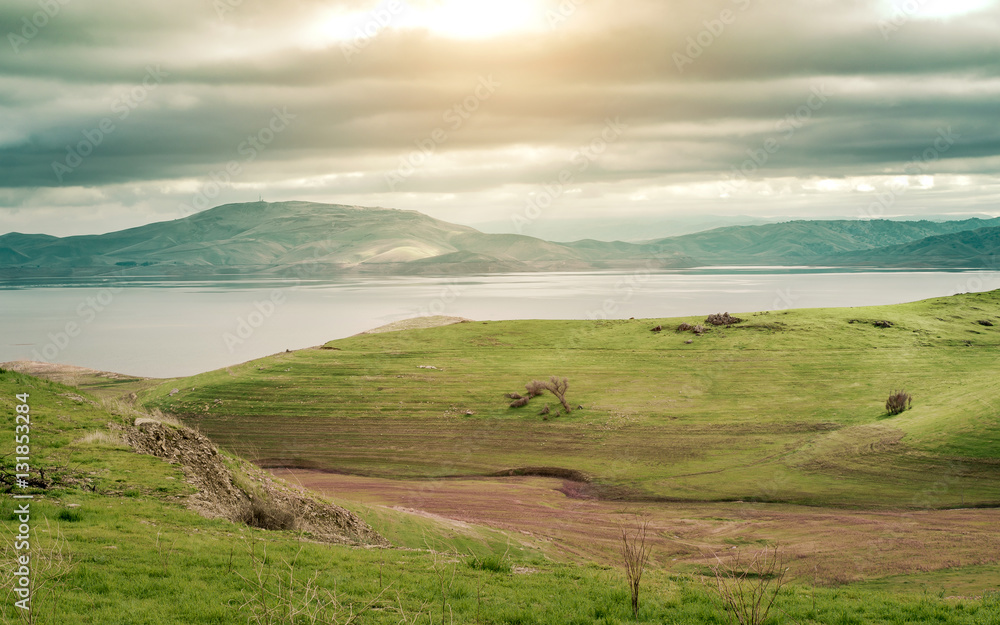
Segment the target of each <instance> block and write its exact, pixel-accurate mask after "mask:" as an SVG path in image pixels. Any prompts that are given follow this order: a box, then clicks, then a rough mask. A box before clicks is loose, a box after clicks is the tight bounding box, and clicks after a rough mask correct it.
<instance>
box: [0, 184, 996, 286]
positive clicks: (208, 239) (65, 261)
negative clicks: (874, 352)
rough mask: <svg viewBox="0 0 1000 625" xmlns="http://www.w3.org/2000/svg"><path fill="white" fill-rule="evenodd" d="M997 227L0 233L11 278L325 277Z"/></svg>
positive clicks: (817, 250) (875, 242) (370, 225)
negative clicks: (579, 234)
mask: <svg viewBox="0 0 1000 625" xmlns="http://www.w3.org/2000/svg"><path fill="white" fill-rule="evenodd" d="M996 226H1000V219H993V220H983V219H967V220H963V221H946V222H930V221H914V222H900V221H885V220H876V221H792V222H786V223H779V224H767V225H761V226H732V227H726V228H717V229H715V230H709V231H706V232H699V233H695V234H690V235H684V236H679V237H670V238H666V239H659V240H656V241H650V242H647V243H642V244H636V243H623V242H620V241H619V242H604V241H595V240H584V241H576V242H573V243H554V242H550V241H543V240H541V239H536V238H533V237H527V236H521V235H514V234H485V233H482V232H479V231H478V230H475V229H474V228H470V227H468V226H460V225H456V224H450V223H447V222H444V221H440V220H437V219H433V218H431V217H428V216H426V215H423V214H421V213H418V212H415V211H401V210H391V209H383V208H360V207H354V206H339V205H331V204H315V203H311V202H280V203H274V204H269V203H265V202H253V203H247V204H227V205H224V206H218V207H216V208H213V209H210V210H207V211H204V212H202V213H197V214H195V215H191V216H189V217H185V218H183V219H177V220H174V221H166V222H160V223H154V224H148V225H145V226H140V227H138V228H131V229H128V230H122V231H119V232H112V233H108V234H102V235H88V236H74V237H63V238H59V237H52V236H47V235H28V234H20V233H10V234H6V235H3V236H0V279H14V278H22V277H31V276H46V275H53V276H60V275H66V274H67V273H72V274H73V275H108V274H118V275H139V276H142V275H157V276H160V275H195V276H198V275H219V274H248V273H253V274H267V275H277V276H289V275H295V276H301V275H310V276H315V275H318V276H322V275H326V274H338V273H344V272H368V273H381V274H463V273H480V272H485V273H497V272H513V271H586V270H600V269H625V268H640V267H641V268H643V269H657V268H676V267H695V266H714V265H730V264H740V265H818V264H830V263H834V264H843V265H847V266H854V265H858V264H866V263H869V262H873V261H874V260H878V259H880V258H883V257H884V258H886V262H902V261H901V260H899V259H898V258H896V252H894V251H891V250H890V251H887V252H885V254H884V255H883V254H882V253H875V252H872V253H871V254H869V255H867V256H865V255H861V256H858V255H852V253H860V252H867V251H871V250H875V249H879V248H887V249H888V247H889V246H894V245H902V244H907V243H913V242H916V241H920V240H922V239H925V238H928V237H937V236H941V235H948V234H953V233H960V232H964V231H971V230H975V229H981V228H986V227H996ZM987 243H989V242H984V244H987ZM928 245H936V243H935V242H933V241H931V242H929V243H928ZM900 253H902V252H900ZM915 253H916V252H915ZM984 253H985V251H984V250H983V249H981V248H980V247H978V246H977V243H976V242H975V241H972V240H969V241H967V242H966V244H964V245H957V246H954V247H951V248H946V247H941V246H939V247H938V248H937V251H936V252H935V253H933V254H931V253H926V254H924V255H923V256H922V257H921V261H920V262H923V263H938V266H941V267H953V266H969V264H970V263H973V264H974V263H976V262H978V261H976V260H975V259H977V258H980V257H982V255H983V254H984ZM921 266H928V265H921Z"/></svg>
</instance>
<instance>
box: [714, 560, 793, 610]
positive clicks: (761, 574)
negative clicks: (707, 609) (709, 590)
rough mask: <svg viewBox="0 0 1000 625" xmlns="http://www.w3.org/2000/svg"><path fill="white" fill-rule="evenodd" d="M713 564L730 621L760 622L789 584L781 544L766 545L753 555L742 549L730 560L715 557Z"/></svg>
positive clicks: (716, 581) (718, 587)
mask: <svg viewBox="0 0 1000 625" xmlns="http://www.w3.org/2000/svg"><path fill="white" fill-rule="evenodd" d="M715 560H716V564H715V565H714V566H713V567H712V573H713V574H714V575H715V584H716V588H717V589H718V591H719V596H720V597H722V602H723V603H724V604H725V605H726V622H728V623H739V625H760V624H761V623H763V622H764V620H765V619H766V618H767V614H768V612H770V611H771V606H773V605H774V600H775V599H777V598H778V593H780V592H781V588H782V586H784V585H785V574H786V573H787V572H788V568H787V567H785V565H784V559H783V558H782V556H781V555H780V554H779V552H778V546H777V545H775V546H774V547H765V548H764V549H763V550H761V551H758V552H757V553H755V554H753V555H752V556H750V557H749V558H747V557H745V556H744V554H743V553H742V552H740V551H737V552H736V555H735V556H734V557H733V558H732V559H731V560H729V562H728V563H725V562H723V561H722V559H721V558H719V556H718V555H716V556H715Z"/></svg>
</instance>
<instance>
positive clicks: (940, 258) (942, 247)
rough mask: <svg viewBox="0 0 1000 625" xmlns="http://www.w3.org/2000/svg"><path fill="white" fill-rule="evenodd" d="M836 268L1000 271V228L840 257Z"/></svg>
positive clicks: (835, 261) (834, 259) (836, 258)
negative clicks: (921, 268)
mask: <svg viewBox="0 0 1000 625" xmlns="http://www.w3.org/2000/svg"><path fill="white" fill-rule="evenodd" d="M829 262H830V263H831V264H835V265H855V266H871V267H934V268H945V267H947V268H990V269H1000V227H993V228H979V229H977V230H965V231H963V232H953V233H951V234H942V235H938V236H933V237H927V238H924V239H920V240H919V241H914V242H912V243H904V244H901V245H891V246H888V247H881V248H878V249H874V250H867V251H863V252H849V253H842V254H836V255H834V256H831V257H830V258H829Z"/></svg>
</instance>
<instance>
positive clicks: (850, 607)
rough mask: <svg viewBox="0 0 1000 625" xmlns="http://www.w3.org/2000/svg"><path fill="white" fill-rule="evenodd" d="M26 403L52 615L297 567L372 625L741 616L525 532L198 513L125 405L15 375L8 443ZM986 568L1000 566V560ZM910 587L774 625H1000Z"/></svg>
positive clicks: (671, 574)
mask: <svg viewBox="0 0 1000 625" xmlns="http://www.w3.org/2000/svg"><path fill="white" fill-rule="evenodd" d="M21 393H28V394H30V405H31V414H32V439H31V445H32V452H31V455H32V464H33V466H35V467H36V468H44V469H45V470H46V474H47V476H48V478H49V479H50V480H52V484H51V485H50V486H48V487H47V488H36V489H33V490H32V492H33V493H34V495H35V499H34V500H33V502H32V507H31V511H32V520H31V524H32V530H31V531H32V535H33V538H32V549H31V556H32V567H33V570H34V572H33V575H34V580H35V583H36V584H38V585H39V586H40V587H39V588H38V589H37V591H36V593H35V596H34V598H33V604H32V605H33V612H32V615H33V618H34V621H33V622H36V623H46V624H52V625H64V624H66V623H95V624H96V623H101V624H112V625H115V624H128V625H146V624H148V625H161V624H162V625H173V624H184V625H194V624H229V623H233V624H235V623H252V622H254V621H253V619H252V614H253V612H252V609H253V607H254V606H255V605H257V603H256V598H258V597H259V596H260V587H261V585H260V583H259V582H258V581H257V580H259V579H263V580H264V582H263V585H264V587H265V588H267V589H270V590H271V591H274V592H279V593H280V586H279V582H278V580H279V579H283V580H285V582H283V583H287V580H288V577H287V575H288V569H287V568H286V567H285V564H286V563H292V562H294V564H295V572H294V580H295V582H294V586H295V588H296V589H297V590H299V591H302V590H303V587H304V585H305V584H307V583H309V580H313V582H312V584H313V585H312V587H313V588H321V589H324V590H327V591H331V592H335V593H336V596H337V598H338V599H339V602H340V606H341V609H340V615H339V617H337V618H335V619H334V618H331V619H328V620H327V621H325V622H338V623H344V622H346V616H347V614H348V613H349V612H351V611H353V612H354V613H357V612H359V611H362V612H363V613H362V614H361V617H360V619H359V620H357V621H356V622H359V623H373V624H387V625H388V624H398V623H403V622H406V623H411V622H420V623H477V624H478V623H487V624H497V625H500V624H536V623H537V624H546V625H548V624H557V625H559V624H566V625H570V624H573V625H577V624H584V623H601V624H613V623H628V622H639V623H685V624H687V623H706V624H707V623H723V622H725V616H724V611H723V605H722V603H721V601H720V600H719V598H718V597H717V596H716V595H715V594H714V593H713V591H712V590H711V585H710V580H709V579H707V578H705V577H704V576H702V575H701V574H699V573H698V572H697V571H679V570H673V569H672V564H671V562H670V560H669V557H668V556H667V554H665V553H654V558H653V561H652V564H651V566H650V569H649V571H648V572H647V575H646V577H645V578H644V583H643V595H642V596H643V601H642V608H641V610H640V613H639V617H638V619H633V618H632V616H631V613H630V609H629V607H628V597H627V592H626V588H625V584H624V580H623V577H622V574H621V572H620V570H618V569H617V568H616V567H614V566H608V565H599V564H589V565H581V564H578V563H577V564H568V563H562V562H558V561H553V560H551V559H549V558H547V557H546V556H545V552H544V550H542V549H540V548H539V546H540V545H539V544H536V542H535V541H534V540H533V539H531V538H530V537H526V536H524V535H523V534H520V533H517V532H510V533H504V532H499V531H496V530H491V529H488V528H482V527H479V526H476V525H471V524H464V525H463V524H456V523H454V522H448V521H445V520H442V519H438V518H435V517H433V516H432V515H423V516H421V515H415V514H411V513H405V512H399V511H395V510H391V509H388V508H385V507H380V506H370V505H361V504H358V505H356V506H355V507H356V509H358V510H359V511H361V512H362V513H363V514H365V516H366V518H368V520H369V521H370V522H371V523H372V525H373V526H374V527H376V528H377V529H379V530H381V531H383V532H384V533H385V535H386V536H387V537H388V538H389V539H390V540H391V541H392V542H393V543H394V545H395V546H394V547H393V548H388V549H372V548H364V547H350V546H343V545H329V544H319V543H316V542H313V541H311V540H310V539H309V537H308V536H305V535H302V534H299V533H296V532H263V531H260V530H250V529H249V528H247V527H243V526H239V525H234V524H232V523H230V522H228V521H225V520H208V519H204V518H202V517H200V516H198V515H197V514H195V513H194V512H191V511H189V510H188V509H186V508H185V507H184V505H183V500H184V498H185V497H186V496H187V495H188V494H189V493H190V491H191V487H190V486H189V485H188V484H186V483H185V481H184V476H183V474H182V473H181V471H180V470H179V469H178V468H177V466H176V465H171V464H168V463H166V462H164V461H161V460H159V459H157V458H153V457H151V456H141V455H137V454H135V453H133V452H132V451H130V450H129V449H128V448H127V447H125V446H124V445H122V444H120V443H118V442H116V441H115V440H114V438H113V436H112V433H111V432H110V431H109V429H108V423H109V422H111V423H114V422H121V421H124V420H127V419H129V418H130V415H129V416H124V415H122V414H121V413H117V414H116V413H115V412H113V411H112V412H109V410H108V409H107V408H106V407H105V406H104V405H102V404H101V403H100V402H98V401H97V400H96V399H95V397H94V396H92V395H90V394H89V393H87V392H83V391H80V390H79V389H76V388H71V387H67V386H63V385H60V384H56V383H52V382H47V381H42V380H40V379H37V378H33V377H29V376H25V375H21V374H16V373H12V372H4V371H0V411H2V413H3V415H4V417H3V418H2V421H0V423H3V427H2V428H0V429H2V430H3V434H2V436H3V437H5V438H7V439H10V440H12V438H13V434H14V432H13V426H14V418H13V414H14V407H15V404H16V401H15V399H14V397H15V395H17V394H21ZM12 465H13V458H12V456H11V455H9V454H8V455H4V456H3V457H2V458H0V468H2V469H3V470H4V471H5V472H6V471H10V470H11V469H12ZM7 490H9V489H7ZM14 510H15V504H14V500H12V499H11V498H10V496H5V497H3V498H2V499H0V519H2V520H3V523H2V527H3V528H4V531H5V534H4V536H3V542H2V545H3V550H2V556H3V559H4V563H3V568H2V569H0V570H2V571H3V577H4V578H3V580H2V587H3V588H4V590H5V591H6V590H8V589H10V588H11V585H12V580H11V578H10V574H11V572H12V571H13V570H14V565H13V562H12V560H11V558H12V556H13V555H14V554H13V552H12V542H13V537H14V534H15V533H16V532H17V523H18V522H17V520H16V515H15V514H14ZM265 550H266V554H267V557H266V560H265V559H264V558H263V554H264V552H265ZM986 568H987V569H990V570H991V571H993V572H994V573H995V568H996V567H995V566H987V567H986ZM958 574H961V572H959V573H958ZM259 576H260V577H259ZM907 583H912V584H913V587H914V588H918V587H921V586H920V582H919V580H916V581H913V580H912V578H909V579H906V580H901V579H897V580H890V581H887V582H885V583H884V584H883V585H882V586H879V587H875V586H872V587H869V586H854V585H849V586H844V587H839V588H823V587H820V588H815V587H813V586H812V585H809V584H804V583H796V584H793V585H790V586H788V587H786V589H785V590H784V591H783V592H782V594H781V596H780V597H779V599H778V601H777V603H776V609H775V610H774V612H773V616H772V618H771V620H770V621H769V623H773V624H782V623H789V624H791V623H824V624H827V623H828V624H831V625H833V624H838V625H839V624H847V623H857V624H862V623H887V624H888V623H894V624H895V623H899V624H902V623H945V624H956V625H957V624H963V625H964V624H969V625H985V624H988V623H996V622H998V619H1000V601H998V600H997V598H996V596H995V595H989V594H987V595H984V596H982V597H981V598H972V597H965V598H948V597H946V596H943V594H942V593H931V592H926V588H927V587H926V586H923V587H922V588H923V589H924V591H923V592H919V591H918V592H910V593H905V592H903V593H901V592H898V589H899V588H902V587H905V585H906V584H907ZM4 594H5V595H7V596H5V597H4V599H3V601H2V603H0V619H2V620H3V622H5V623H16V622H24V621H23V620H22V619H21V616H23V615H22V614H21V613H20V612H19V611H18V610H17V609H15V608H14V607H13V600H14V598H13V597H12V596H9V594H7V593H4ZM295 596H296V597H305V596H307V595H305V594H303V593H301V592H300V593H297V594H296V595H295ZM295 601H297V599H293V600H292V603H294V602H295ZM274 603H275V602H274V601H272V604H274ZM277 603H278V604H280V602H277ZM364 606H368V609H367V610H364ZM328 616H330V615H328ZM277 622H288V621H277ZM295 622H307V620H305V619H300V620H298V621H295Z"/></svg>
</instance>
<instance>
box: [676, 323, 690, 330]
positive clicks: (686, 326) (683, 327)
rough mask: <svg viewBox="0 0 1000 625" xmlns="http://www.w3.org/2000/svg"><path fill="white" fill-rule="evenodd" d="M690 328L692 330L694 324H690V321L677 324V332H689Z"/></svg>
mask: <svg viewBox="0 0 1000 625" xmlns="http://www.w3.org/2000/svg"><path fill="white" fill-rule="evenodd" d="M691 330H694V326H693V325H691V324H690V323H682V324H681V325H679V326H677V331H678V332H690V331H691Z"/></svg>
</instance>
